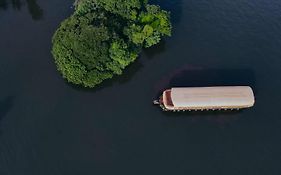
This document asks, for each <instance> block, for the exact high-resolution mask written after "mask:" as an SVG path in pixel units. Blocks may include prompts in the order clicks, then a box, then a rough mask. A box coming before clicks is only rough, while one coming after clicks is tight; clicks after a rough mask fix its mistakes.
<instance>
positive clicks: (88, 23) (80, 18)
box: [52, 0, 171, 87]
mask: <svg viewBox="0 0 281 175" xmlns="http://www.w3.org/2000/svg"><path fill="white" fill-rule="evenodd" d="M75 6H76V7H75V12H74V14H73V15H71V16H70V17H69V18H68V19H66V20H65V21H63V22H62V23H61V25H60V27H59V28H58V30H57V31H56V32H55V34H54V36H53V48H52V54H53V56H54V58H55V62H56V65H57V67H58V70H59V71H60V72H61V73H62V75H63V77H64V78H66V79H67V80H68V81H69V82H71V83H74V84H80V85H83V86H85V87H95V86H96V85H98V84H100V83H101V82H102V81H104V80H105V79H109V78H112V77H113V76H114V75H120V74H122V70H123V69H124V68H125V67H126V66H128V65H129V64H130V63H132V62H133V61H134V60H135V59H136V58H137V56H138V54H139V53H140V51H141V49H142V48H143V47H151V46H152V45H155V44H157V43H159V42H160V40H161V37H162V36H165V35H167V36H170V35H171V23H170V15H169V13H168V12H167V11H164V10H161V9H160V7H159V6H157V5H149V4H148V2H147V0H80V1H78V2H77V3H76V5H75Z"/></svg>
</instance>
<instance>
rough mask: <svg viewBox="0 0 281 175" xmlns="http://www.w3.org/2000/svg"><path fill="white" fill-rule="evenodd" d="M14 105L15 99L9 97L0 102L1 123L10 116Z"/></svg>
mask: <svg viewBox="0 0 281 175" xmlns="http://www.w3.org/2000/svg"><path fill="white" fill-rule="evenodd" d="M13 105H14V97H13V96H8V97H6V98H4V99H3V100H1V101H0V121H1V120H2V119H3V118H4V117H5V116H6V115H7V114H8V112H9V111H10V110H11V109H12V107H13Z"/></svg>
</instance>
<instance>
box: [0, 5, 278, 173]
mask: <svg viewBox="0 0 281 175" xmlns="http://www.w3.org/2000/svg"><path fill="white" fill-rule="evenodd" d="M155 2H158V3H160V4H161V5H162V6H163V7H164V8H165V9H169V10H171V11H172V13H173V14H172V19H173V24H174V28H173V37H171V38H167V39H166V40H165V41H164V42H162V43H161V44H160V45H158V46H156V47H154V48H153V49H149V50H145V51H144V52H143V53H142V55H141V57H140V58H139V60H138V61H137V62H136V63H134V64H132V65H131V66H130V67H129V68H128V69H127V70H126V72H125V74H124V75H123V76H120V77H117V78H115V79H113V80H111V81H107V82H105V83H104V84H103V85H102V86H100V87H99V88H97V89H95V90H85V89H81V88H77V87H74V86H71V85H69V84H67V83H65V82H64V81H63V80H62V78H61V76H60V75H59V73H58V72H57V71H56V68H55V65H54V63H53V59H52V56H51V54H50V49H51V37H52V34H53V32H54V31H55V29H56V28H57V26H58V24H59V23H60V22H61V20H63V19H64V18H66V17H67V16H69V15H70V14H71V12H72V9H71V8H70V6H71V4H72V1H71V0H68V1H66V0H65V1H58V0H48V1H43V0H37V1H36V0H25V1H24V0H0V82H1V86H0V174H1V175H88V174H89V175H92V174H98V175H101V174H106V175H107V174H110V175H112V174H128V175H150V174H151V175H157V174H163V175H164V174H165V175H166V174H167V175H171V174H175V175H186V174H188V175H191V174H202V175H206V174H212V175H218V174H222V175H225V174H228V175H237V174H239V175H241V174H243V175H251V174H254V175H265V174H266V175H275V174H276V175H279V174H280V173H281V149H280V147H281V127H280V125H281V111H280V99H281V92H280V89H281V78H280V75H281V68H280V66H281V1H278V0H235V1H231V0H158V1H156V0H155ZM208 85H251V86H252V87H253V89H254V91H255V93H256V105H255V107H254V108H252V109H249V110H244V111H242V112H222V113H220V112H214V113H178V114H174V113H171V114H170V113H163V112H162V111H161V110H160V109H159V108H158V107H156V106H153V105H152V104H151V102H152V100H153V99H154V98H155V97H156V96H157V95H158V94H159V93H160V92H161V90H163V89H165V88H167V87H171V86H208Z"/></svg>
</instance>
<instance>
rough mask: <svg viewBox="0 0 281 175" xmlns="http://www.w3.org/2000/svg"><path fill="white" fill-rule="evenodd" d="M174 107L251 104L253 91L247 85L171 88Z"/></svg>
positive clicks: (252, 103) (252, 102)
mask: <svg viewBox="0 0 281 175" xmlns="http://www.w3.org/2000/svg"><path fill="white" fill-rule="evenodd" d="M171 99H172V103H173V105H174V107H175V108H185V107H195V108H196V107H237V106H244V107H245V106H247V107H250V106H253V105H254V102H255V98H254V93H253V91H252V89H251V87H248V86H225V87H191V88H172V89H171Z"/></svg>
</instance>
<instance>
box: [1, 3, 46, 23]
mask: <svg viewBox="0 0 281 175" xmlns="http://www.w3.org/2000/svg"><path fill="white" fill-rule="evenodd" d="M9 4H11V6H12V8H13V9H15V10H21V8H22V6H23V5H25V4H27V8H28V12H29V13H30V15H31V17H32V19H33V20H40V19H42V18H43V10H42V8H41V7H40V6H39V5H38V3H37V0H25V2H23V1H22V0H0V10H1V9H3V10H6V9H8V7H9Z"/></svg>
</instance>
